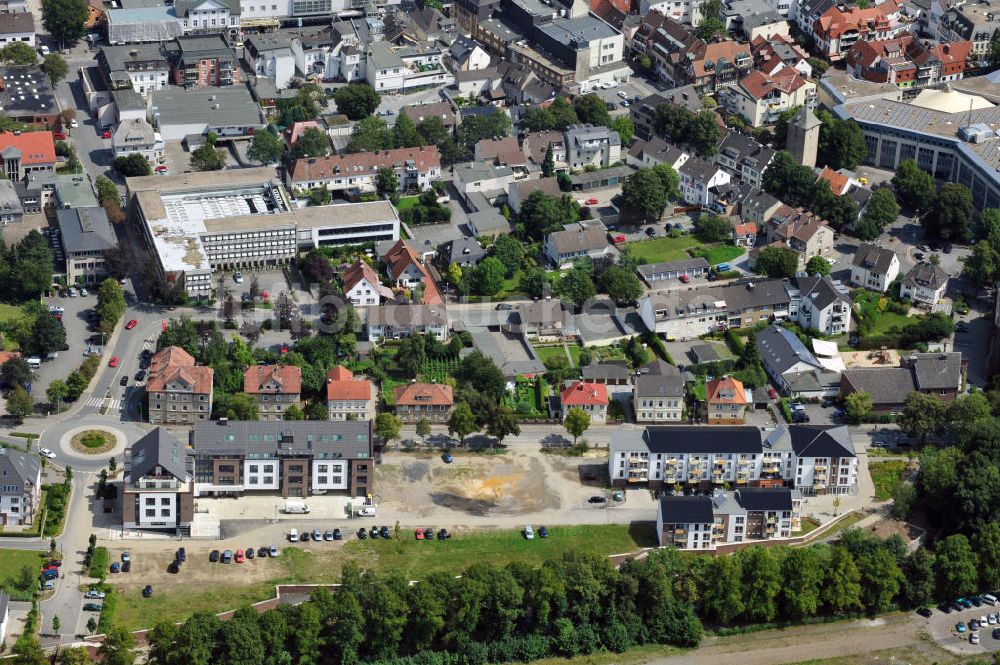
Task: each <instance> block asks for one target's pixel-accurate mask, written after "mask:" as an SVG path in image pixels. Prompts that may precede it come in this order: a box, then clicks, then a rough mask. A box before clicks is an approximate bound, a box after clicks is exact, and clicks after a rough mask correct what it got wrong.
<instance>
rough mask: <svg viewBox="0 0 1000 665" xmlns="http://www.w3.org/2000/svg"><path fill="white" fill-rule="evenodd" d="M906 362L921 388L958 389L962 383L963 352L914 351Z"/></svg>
mask: <svg viewBox="0 0 1000 665" xmlns="http://www.w3.org/2000/svg"><path fill="white" fill-rule="evenodd" d="M906 364H907V365H909V366H910V368H911V369H912V370H913V379H914V383H916V385H917V388H918V389H920V390H957V389H958V388H959V387H960V386H961V385H962V354H961V353H957V352H956V353H914V354H911V355H910V356H908V357H907V358H906Z"/></svg>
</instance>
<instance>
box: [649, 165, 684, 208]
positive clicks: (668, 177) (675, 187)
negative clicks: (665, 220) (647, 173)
mask: <svg viewBox="0 0 1000 665" xmlns="http://www.w3.org/2000/svg"><path fill="white" fill-rule="evenodd" d="M653 173H655V174H656V177H658V178H659V179H660V184H662V185H663V193H664V194H666V196H667V203H669V202H670V201H676V200H677V199H679V198H680V197H681V177H680V175H678V173H677V171H675V170H674V167H672V166H670V164H667V163H663V164H657V165H656V166H654V167H653Z"/></svg>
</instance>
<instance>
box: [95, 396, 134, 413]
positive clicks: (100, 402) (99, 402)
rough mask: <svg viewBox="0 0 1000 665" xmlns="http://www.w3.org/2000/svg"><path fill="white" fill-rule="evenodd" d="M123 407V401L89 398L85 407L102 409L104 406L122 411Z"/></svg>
mask: <svg viewBox="0 0 1000 665" xmlns="http://www.w3.org/2000/svg"><path fill="white" fill-rule="evenodd" d="M124 405H125V400H122V399H105V398H103V397H91V398H90V399H88V400H87V406H94V407H98V408H99V407H102V406H105V407H107V408H109V409H117V410H118V411H121V410H122V407H123V406H124Z"/></svg>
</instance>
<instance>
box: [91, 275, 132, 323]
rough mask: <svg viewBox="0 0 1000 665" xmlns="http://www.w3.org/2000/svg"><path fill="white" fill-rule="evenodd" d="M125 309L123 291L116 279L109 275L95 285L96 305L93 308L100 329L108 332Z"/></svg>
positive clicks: (126, 307)
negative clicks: (97, 285) (99, 322)
mask: <svg viewBox="0 0 1000 665" xmlns="http://www.w3.org/2000/svg"><path fill="white" fill-rule="evenodd" d="M126 309H128V304H127V303H126V302H125V292H124V291H123V290H122V287H121V284H119V283H118V280H116V279H113V278H111V277H109V278H107V279H105V280H104V281H103V282H101V285H100V286H99V287H97V306H96V307H95V308H94V310H95V311H96V312H97V315H98V317H100V320H101V329H102V330H103V331H104V332H105V333H108V334H110V333H111V331H112V330H113V329H114V327H115V325H116V324H117V323H118V321H119V320H121V318H122V315H124V314H125V310H126Z"/></svg>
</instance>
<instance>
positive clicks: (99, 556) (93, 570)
mask: <svg viewBox="0 0 1000 665" xmlns="http://www.w3.org/2000/svg"><path fill="white" fill-rule="evenodd" d="M110 565H111V555H110V554H108V548H107V547H95V548H94V556H93V557H91V561H90V570H89V571H88V572H87V574H88V575H90V576H91V577H95V578H97V579H99V580H103V579H104V578H106V577H107V576H108V566H110Z"/></svg>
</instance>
